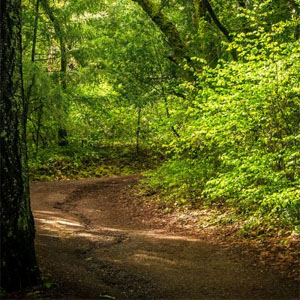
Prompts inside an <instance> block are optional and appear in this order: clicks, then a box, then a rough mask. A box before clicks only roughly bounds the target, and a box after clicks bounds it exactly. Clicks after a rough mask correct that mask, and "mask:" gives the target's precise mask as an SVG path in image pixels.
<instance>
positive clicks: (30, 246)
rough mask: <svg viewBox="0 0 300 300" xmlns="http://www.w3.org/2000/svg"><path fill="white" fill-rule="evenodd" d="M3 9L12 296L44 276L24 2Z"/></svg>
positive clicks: (6, 249)
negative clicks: (26, 85)
mask: <svg viewBox="0 0 300 300" xmlns="http://www.w3.org/2000/svg"><path fill="white" fill-rule="evenodd" d="M0 5H1V6H0V17H1V18H0V19H1V25H0V31H1V34H0V45H1V46H0V47H1V48H0V70H1V72H0V74H1V78H0V88H1V89H0V100H1V102H0V113H1V120H0V125H1V127H0V128H1V129H0V145H1V147H0V150H1V152H0V153H1V156H0V162H1V173H0V175H1V193H0V194H1V203H0V209H1V223H0V224H1V228H0V232H1V282H0V284H1V288H4V289H5V290H7V291H12V290H16V289H19V288H24V287H26V286H29V285H32V284H35V283H36V281H37V279H38V276H39V272H38V267H37V262H36V258H35V250H34V233H35V231H34V221H33V216H32V213H31V209H30V199H29V184H28V177H27V169H26V162H27V157H26V144H25V142H24V138H25V137H26V136H25V134H24V132H25V128H24V126H25V125H26V123H24V119H25V118H24V113H26V112H24V111H23V110H24V91H23V84H22V52H21V47H22V44H21V0H4V1H1V4H0ZM22 115H23V120H22V118H21V117H20V116H22ZM20 119H21V120H20ZM21 126H23V128H21Z"/></svg>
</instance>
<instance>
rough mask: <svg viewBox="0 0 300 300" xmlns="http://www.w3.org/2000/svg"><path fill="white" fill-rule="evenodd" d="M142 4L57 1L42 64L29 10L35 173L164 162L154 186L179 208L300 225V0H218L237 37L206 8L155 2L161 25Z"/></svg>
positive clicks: (79, 173) (41, 36) (115, 169)
mask: <svg viewBox="0 0 300 300" xmlns="http://www.w3.org/2000/svg"><path fill="white" fill-rule="evenodd" d="M138 2H139V1H130V0H126V1H114V0H110V1H83V0H80V1H79V0H68V1H66V2H65V3H64V5H62V2H61V1H49V9H50V11H51V13H52V14H53V16H52V17H50V14H49V12H47V11H45V9H43V8H41V9H43V11H42V13H40V14H39V18H38V27H37V28H36V29H37V39H36V57H35V62H32V56H31V55H32V50H33V46H34V35H33V32H34V31H33V28H34V26H35V15H36V14H35V7H36V6H35V1H33V0H32V1H31V0H27V1H24V2H23V5H24V17H23V23H24V25H23V27H24V28H23V29H24V30H23V40H24V53H23V58H24V59H23V60H24V81H25V85H24V89H25V95H27V96H28V97H27V101H28V107H29V111H28V128H27V143H28V148H29V158H30V159H29V166H30V173H31V178H32V179H38V180H39V179H63V178H79V177H88V176H97V177H100V176H107V175H116V174H124V173H130V172H139V171H141V170H145V169H147V168H149V167H151V168H152V169H153V168H154V167H155V166H157V165H158V163H160V166H159V167H158V168H157V169H156V170H152V171H149V172H148V173H147V178H146V181H145V184H146V185H147V186H148V188H149V189H151V190H159V191H160V192H161V193H162V194H164V195H166V196H167V199H168V201H173V203H177V204H186V205H194V206H195V205H199V204H205V205H212V206H216V207H219V206H223V205H224V204H226V205H227V206H231V207H233V208H234V209H235V210H236V211H237V212H238V213H240V214H242V215H243V216H244V217H245V218H247V217H249V220H248V221H249V224H250V225H249V224H248V223H247V224H248V225H246V227H247V226H248V227H249V228H252V227H253V228H254V227H259V226H260V225H261V224H262V222H265V221H266V222H274V223H278V224H279V223H280V224H281V225H284V226H291V227H293V226H294V227H295V226H296V227H297V226H299V207H300V203H299V202H300V200H299V198H300V195H299V189H300V188H299V187H300V179H299V176H300V175H299V172H300V169H299V165H300V152H299V149H300V128H299V124H300V115H299V111H300V108H299V94H300V86H299V77H300V76H299V75H300V74H299V70H300V65H299V61H300V54H299V53H300V49H299V41H298V40H299V28H300V21H299V12H298V9H297V8H299V5H300V4H299V1H298V0H297V1H296V0H295V1H283V0H279V1H277V0H276V1H275V0H264V1H258V0H255V1H233V0H230V1H224V0H222V1H214V0H211V1H209V2H210V4H211V7H212V9H213V10H214V13H215V15H216V17H217V18H218V20H219V22H220V23H221V25H222V26H223V28H226V30H227V31H228V33H229V37H228V36H227V37H226V36H225V35H224V32H222V31H221V30H220V26H217V24H216V22H215V20H213V18H212V16H211V14H210V13H209V12H208V10H207V8H205V7H204V6H203V7H202V6H201V5H200V6H201V7H200V8H201V9H200V11H197V10H196V3H197V2H198V3H199V4H201V3H202V4H203V3H204V2H203V1H183V0H180V1H174V0H168V1H151V2H148V1H146V0H145V2H148V4H149V5H150V4H152V5H155V12H156V13H157V15H156V17H157V18H158V15H159V18H160V20H157V19H155V16H154V15H153V14H152V15H149V14H147V12H146V11H144V10H143V9H142V8H141V7H140V6H139V5H138V4H137V3H138ZM53 17H54V19H55V21H53ZM159 22H160V23H161V24H160V26H159ZM162 23H163V24H162ZM163 25H164V26H163ZM166 28H168V29H170V28H173V29H172V30H174V32H173V34H174V35H173V36H172V30H171V31H168V32H166V30H167V29H166ZM177 31H178V32H177ZM172 38H173V39H172ZM174 38H175V39H174ZM177 38H178V39H177ZM231 38H232V39H233V42H230V43H229V42H228V40H231ZM180 40H182V41H180ZM174 47H175V48H176V47H177V48H178V47H179V48H180V49H179V50H180V51H179V50H178V49H177V48H176V49H175V48H174ZM176 51H177V52H176ZM178 51H179V52H178ZM179 53H180V55H181V58H182V60H180V62H178V60H177V61H176V55H177V54H179ZM235 53H236V56H237V60H236V61H232V60H233V57H234V56H235V55H234V54H235ZM177 58H178V57H177ZM64 59H65V60H66V66H64V65H63V62H62V61H63V60H64ZM184 64H185V65H184ZM60 132H64V133H65V136H64V138H63V139H64V141H63V142H64V143H61V136H60ZM63 144H64V145H63ZM59 145H60V146H59ZM262 220H263V221H262ZM224 222H227V221H226V220H225V221H224ZM228 222H230V221H228ZM251 224H252V225H251ZM251 226H252V227H251Z"/></svg>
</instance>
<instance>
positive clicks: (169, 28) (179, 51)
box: [133, 0, 191, 64]
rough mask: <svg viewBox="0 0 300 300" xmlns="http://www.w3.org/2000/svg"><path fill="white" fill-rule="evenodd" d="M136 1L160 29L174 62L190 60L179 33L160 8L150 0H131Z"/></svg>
mask: <svg viewBox="0 0 300 300" xmlns="http://www.w3.org/2000/svg"><path fill="white" fill-rule="evenodd" d="M133 1H134V2H136V3H138V4H139V5H140V6H141V8H142V9H143V10H144V11H145V13H146V14H147V15H148V16H149V17H150V18H151V20H152V21H153V22H154V23H155V24H156V26H157V27H158V28H159V29H160V30H161V32H162V33H163V34H164V36H165V37H166V40H167V42H168V44H169V45H170V47H171V49H172V50H173V53H174V55H173V56H172V57H170V59H171V60H172V61H173V62H175V63H176V64H180V63H183V62H184V61H185V60H186V61H188V62H189V61H190V60H191V59H190V57H189V56H188V55H187V50H186V49H185V45H184V42H183V41H182V39H181V37H180V34H179V32H178V30H177V28H176V26H175V24H173V23H172V22H171V21H170V20H169V19H168V18H167V16H165V15H164V14H163V13H162V12H161V10H160V9H159V8H158V7H156V5H155V4H154V3H152V1H151V0H133Z"/></svg>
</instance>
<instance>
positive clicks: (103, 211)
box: [31, 176, 300, 300]
mask: <svg viewBox="0 0 300 300" xmlns="http://www.w3.org/2000/svg"><path fill="white" fill-rule="evenodd" d="M138 179H139V176H122V177H114V178H105V179H89V180H82V181H59V182H35V183H32V185H31V199H32V208H33V212H34V216H35V220H36V229H37V237H36V251H37V256H38V259H39V262H40V265H41V266H42V268H43V270H44V272H46V273H47V272H49V273H50V274H51V276H52V278H55V280H57V283H58V287H57V289H56V297H57V298H62V299H272V300H273V299H300V289H299V282H297V281H296V280H295V279H293V278H287V277H286V276H284V272H283V273H279V272H277V271H274V269H272V268H268V267H267V266H263V265H261V264H257V263H255V261H256V259H255V257H253V260H252V259H251V257H249V255H246V254H245V255H243V253H248V254H249V252H247V249H246V252H245V249H241V251H239V250H238V247H236V246H235V247H232V249H231V247H230V245H229V246H228V243H225V244H224V243H223V244H222V243H219V242H218V241H216V240H213V238H214V235H211V236H204V235H203V234H197V233H194V234H192V233H190V232H189V231H188V230H184V226H182V227H183V229H182V230H181V229H178V227H176V226H175V227H174V226H170V219H168V218H167V217H165V218H164V216H163V215H161V216H158V215H157V214H156V213H155V211H154V208H153V207H152V205H151V204H149V205H148V204H142V203H141V202H139V201H137V200H136V197H134V195H133V187H134V186H135V185H136V184H137V182H138ZM187 227H188V226H187ZM174 228H177V229H174ZM233 248H234V250H233ZM253 255H255V254H253ZM57 295H59V296H57Z"/></svg>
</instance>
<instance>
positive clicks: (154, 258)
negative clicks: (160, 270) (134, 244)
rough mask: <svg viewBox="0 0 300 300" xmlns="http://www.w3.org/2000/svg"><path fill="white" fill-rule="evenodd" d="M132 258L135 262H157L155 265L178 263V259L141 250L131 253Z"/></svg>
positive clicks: (151, 263) (148, 263) (173, 264)
mask: <svg viewBox="0 0 300 300" xmlns="http://www.w3.org/2000/svg"><path fill="white" fill-rule="evenodd" d="M132 258H133V260H134V261H135V262H136V263H141V264H143V265H153V264H157V265H160V264H164V265H172V266H176V265H178V261H174V260H170V259H167V258H164V257H160V256H158V255H157V254H156V255H154V253H153V252H145V251H142V252H139V253H135V254H133V256H132Z"/></svg>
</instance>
